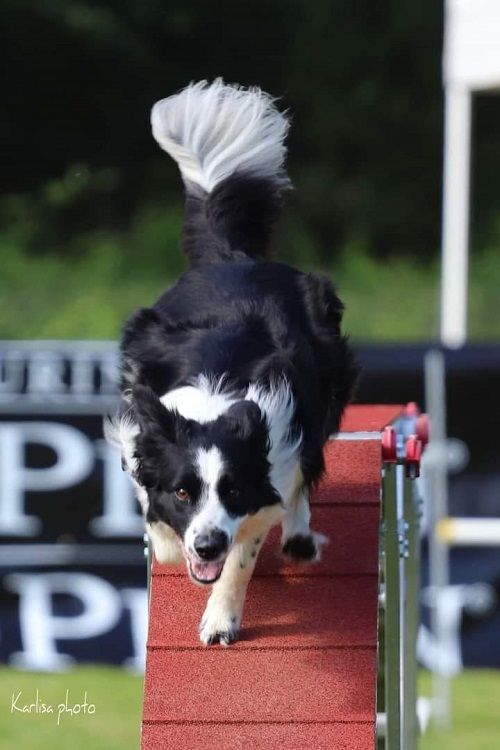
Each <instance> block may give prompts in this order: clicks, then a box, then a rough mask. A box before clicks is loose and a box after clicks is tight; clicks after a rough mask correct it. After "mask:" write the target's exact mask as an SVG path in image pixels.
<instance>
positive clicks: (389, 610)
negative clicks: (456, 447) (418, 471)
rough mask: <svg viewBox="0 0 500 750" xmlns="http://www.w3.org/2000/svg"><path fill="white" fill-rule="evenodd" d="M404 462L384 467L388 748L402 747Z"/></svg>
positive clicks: (390, 749)
mask: <svg viewBox="0 0 500 750" xmlns="http://www.w3.org/2000/svg"><path fill="white" fill-rule="evenodd" d="M401 468H402V467H401V466H389V465H387V466H386V467H385V472H384V479H383V493H382V497H383V524H384V551H385V554H384V584H385V618H384V650H385V675H384V677H385V684H384V688H385V700H384V705H385V712H386V744H385V747H386V748H387V750H401V747H402V745H401V723H402V721H401V718H402V717H401V679H402V669H401V666H402V664H401V660H402V657H401V635H402V633H401V604H402V602H401V571H400V556H399V555H400V524H399V521H400V516H398V475H399V474H400V470H401Z"/></svg>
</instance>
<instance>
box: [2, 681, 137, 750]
mask: <svg viewBox="0 0 500 750" xmlns="http://www.w3.org/2000/svg"><path fill="white" fill-rule="evenodd" d="M142 689H143V679H142V677H140V676H138V675H134V674H131V673H129V672H126V671H125V670H123V669H119V668H113V667H90V666H89V667H87V666H80V667H77V668H75V669H73V670H71V671H68V672H66V673H63V674H43V673H32V672H21V671H18V670H14V669H8V668H6V667H3V668H0V747H2V748H6V749H7V748H22V750H74V748H84V749H85V750H137V748H138V747H139V732H140V722H141V712H142ZM37 690H38V706H39V707H40V706H41V703H45V705H46V706H52V707H53V713H52V712H51V713H49V712H47V713H40V712H39V713H37V712H36V710H35V708H32V709H31V710H30V711H29V710H28V711H26V712H24V713H22V712H19V711H17V710H16V709H15V708H14V710H13V711H12V701H13V699H14V701H15V706H16V707H22V706H28V707H29V706H31V705H32V704H35V702H36V692H37ZM19 691H21V695H20V696H19V699H18V700H17V701H16V698H17V696H18V694H19ZM66 691H68V700H67V701H66ZM85 693H86V694H87V703H88V704H89V706H92V705H93V706H95V710H94V711H93V712H92V713H89V710H90V711H91V710H92V709H91V708H86V709H84V708H82V707H81V708H80V709H77V711H79V713H78V715H77V714H76V713H75V714H74V715H71V713H70V712H69V711H68V710H66V705H67V706H68V707H69V708H73V707H74V706H75V704H78V705H80V706H81V705H82V704H83V703H84V700H85ZM61 704H62V705H63V706H64V708H61ZM84 711H85V713H84Z"/></svg>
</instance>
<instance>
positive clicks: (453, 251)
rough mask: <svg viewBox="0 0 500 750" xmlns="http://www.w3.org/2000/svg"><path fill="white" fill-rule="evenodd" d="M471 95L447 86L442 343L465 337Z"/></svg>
mask: <svg viewBox="0 0 500 750" xmlns="http://www.w3.org/2000/svg"><path fill="white" fill-rule="evenodd" d="M470 131H471V93H470V91H469V90H468V89H467V88H463V87H457V86H448V87H447V89H446V99H445V143H444V184H443V238H442V285H441V341H442V342H443V344H444V345H445V346H449V347H454V348H455V347H459V346H462V345H463V344H464V343H465V339H466V336H467V274H468V242H469V182H470Z"/></svg>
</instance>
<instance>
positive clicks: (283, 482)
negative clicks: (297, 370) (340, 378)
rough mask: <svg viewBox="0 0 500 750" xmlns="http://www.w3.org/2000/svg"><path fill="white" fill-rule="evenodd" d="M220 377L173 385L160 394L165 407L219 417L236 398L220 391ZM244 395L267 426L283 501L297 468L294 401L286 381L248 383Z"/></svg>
mask: <svg viewBox="0 0 500 750" xmlns="http://www.w3.org/2000/svg"><path fill="white" fill-rule="evenodd" d="M223 388H224V379H223V378H221V379H220V380H217V381H214V380H210V378H208V377H207V376H206V375H200V376H198V378H197V379H196V380H195V381H194V382H193V384H192V385H188V386H183V387H182V388H176V389H175V390H173V391H170V392H169V393H166V394H165V395H164V396H162V397H161V399H160V401H161V402H162V404H163V405H164V406H165V407H166V408H167V409H172V410H176V411H178V412H179V414H180V415H181V416H182V417H184V418H185V419H193V420H195V421H196V422H199V423H204V422H210V421H212V420H214V419H217V418H218V417H220V416H222V415H223V414H224V413H225V412H226V411H227V410H228V409H229V407H230V406H231V405H232V404H234V403H236V401H238V400H239V399H241V397H239V398H238V396H236V395H235V394H234V393H232V392H231V391H227V392H224V391H223ZM244 398H245V399H246V400H248V401H253V402H255V403H256V404H257V406H259V407H260V409H261V411H262V412H263V414H264V415H265V417H266V420H267V424H268V429H269V452H268V460H269V463H270V464H271V472H270V474H271V482H272V484H273V486H274V487H275V488H276V489H277V490H278V492H279V493H280V495H281V497H282V498H283V499H284V500H286V499H287V498H288V497H290V495H291V494H292V492H293V490H294V487H295V484H296V481H297V471H298V468H299V450H300V446H301V442H302V435H299V436H297V437H295V438H292V437H291V435H290V425H291V422H292V419H293V414H294V409H295V404H294V400H293V395H292V391H291V388H290V385H289V383H288V382H287V381H286V380H284V379H283V380H280V381H277V382H276V383H275V384H274V385H272V386H271V387H270V388H266V387H264V386H263V385H260V384H259V383H252V384H251V385H250V386H249V388H248V389H247V392H246V394H245V396H244Z"/></svg>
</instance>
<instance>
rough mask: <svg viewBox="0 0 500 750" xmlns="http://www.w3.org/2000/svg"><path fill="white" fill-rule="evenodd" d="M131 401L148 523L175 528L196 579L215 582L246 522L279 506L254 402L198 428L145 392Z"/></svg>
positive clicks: (237, 405) (238, 404)
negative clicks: (157, 523)
mask: <svg viewBox="0 0 500 750" xmlns="http://www.w3.org/2000/svg"><path fill="white" fill-rule="evenodd" d="M132 402H133V409H134V412H135V415H136V419H137V423H138V425H139V430H140V431H139V434H138V435H137V438H136V444H135V445H136V458H137V471H136V479H137V481H138V482H139V483H140V484H141V485H142V486H143V487H145V488H146V489H147V491H148V496H149V510H148V518H149V520H162V521H165V522H166V523H167V524H168V525H169V526H171V527H172V528H173V529H174V531H175V532H176V534H177V535H178V537H179V539H180V541H181V543H182V547H183V551H184V555H185V557H186V560H187V564H188V569H189V572H190V575H191V576H192V578H194V579H195V580H196V581H198V582H200V583H213V582H214V581H215V580H217V578H218V577H219V576H220V574H221V572H222V568H223V566H224V562H225V559H226V557H227V554H228V552H229V550H230V549H231V546H232V545H233V543H234V541H235V538H236V536H237V534H238V530H239V528H240V527H241V525H242V523H243V522H244V520H245V519H246V518H247V517H248V516H249V515H253V514H255V513H257V512H258V511H259V510H260V509H261V508H263V507H265V506H270V505H275V504H276V503H280V501H281V498H280V496H279V494H278V492H277V491H276V489H275V488H274V487H273V485H272V484H271V481H270V464H269V461H268V451H269V431H268V425H267V420H266V417H265V416H264V414H263V413H262V411H261V409H260V408H259V406H258V405H257V404H256V403H255V402H254V401H251V400H240V401H236V402H234V403H232V404H231V405H230V406H229V408H228V409H227V410H226V411H225V412H224V413H223V414H222V415H220V416H218V417H217V418H216V419H214V420H212V421H208V422H202V423H200V422H197V421H195V420H191V419H186V418H184V417H183V416H181V415H180V414H179V413H178V412H177V411H175V410H171V409H168V408H166V407H165V406H164V405H163V404H162V403H161V401H160V399H159V398H158V396H157V395H156V394H155V393H154V391H153V390H152V389H151V388H149V387H146V386H136V387H135V388H134V391H133V399H132Z"/></svg>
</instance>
